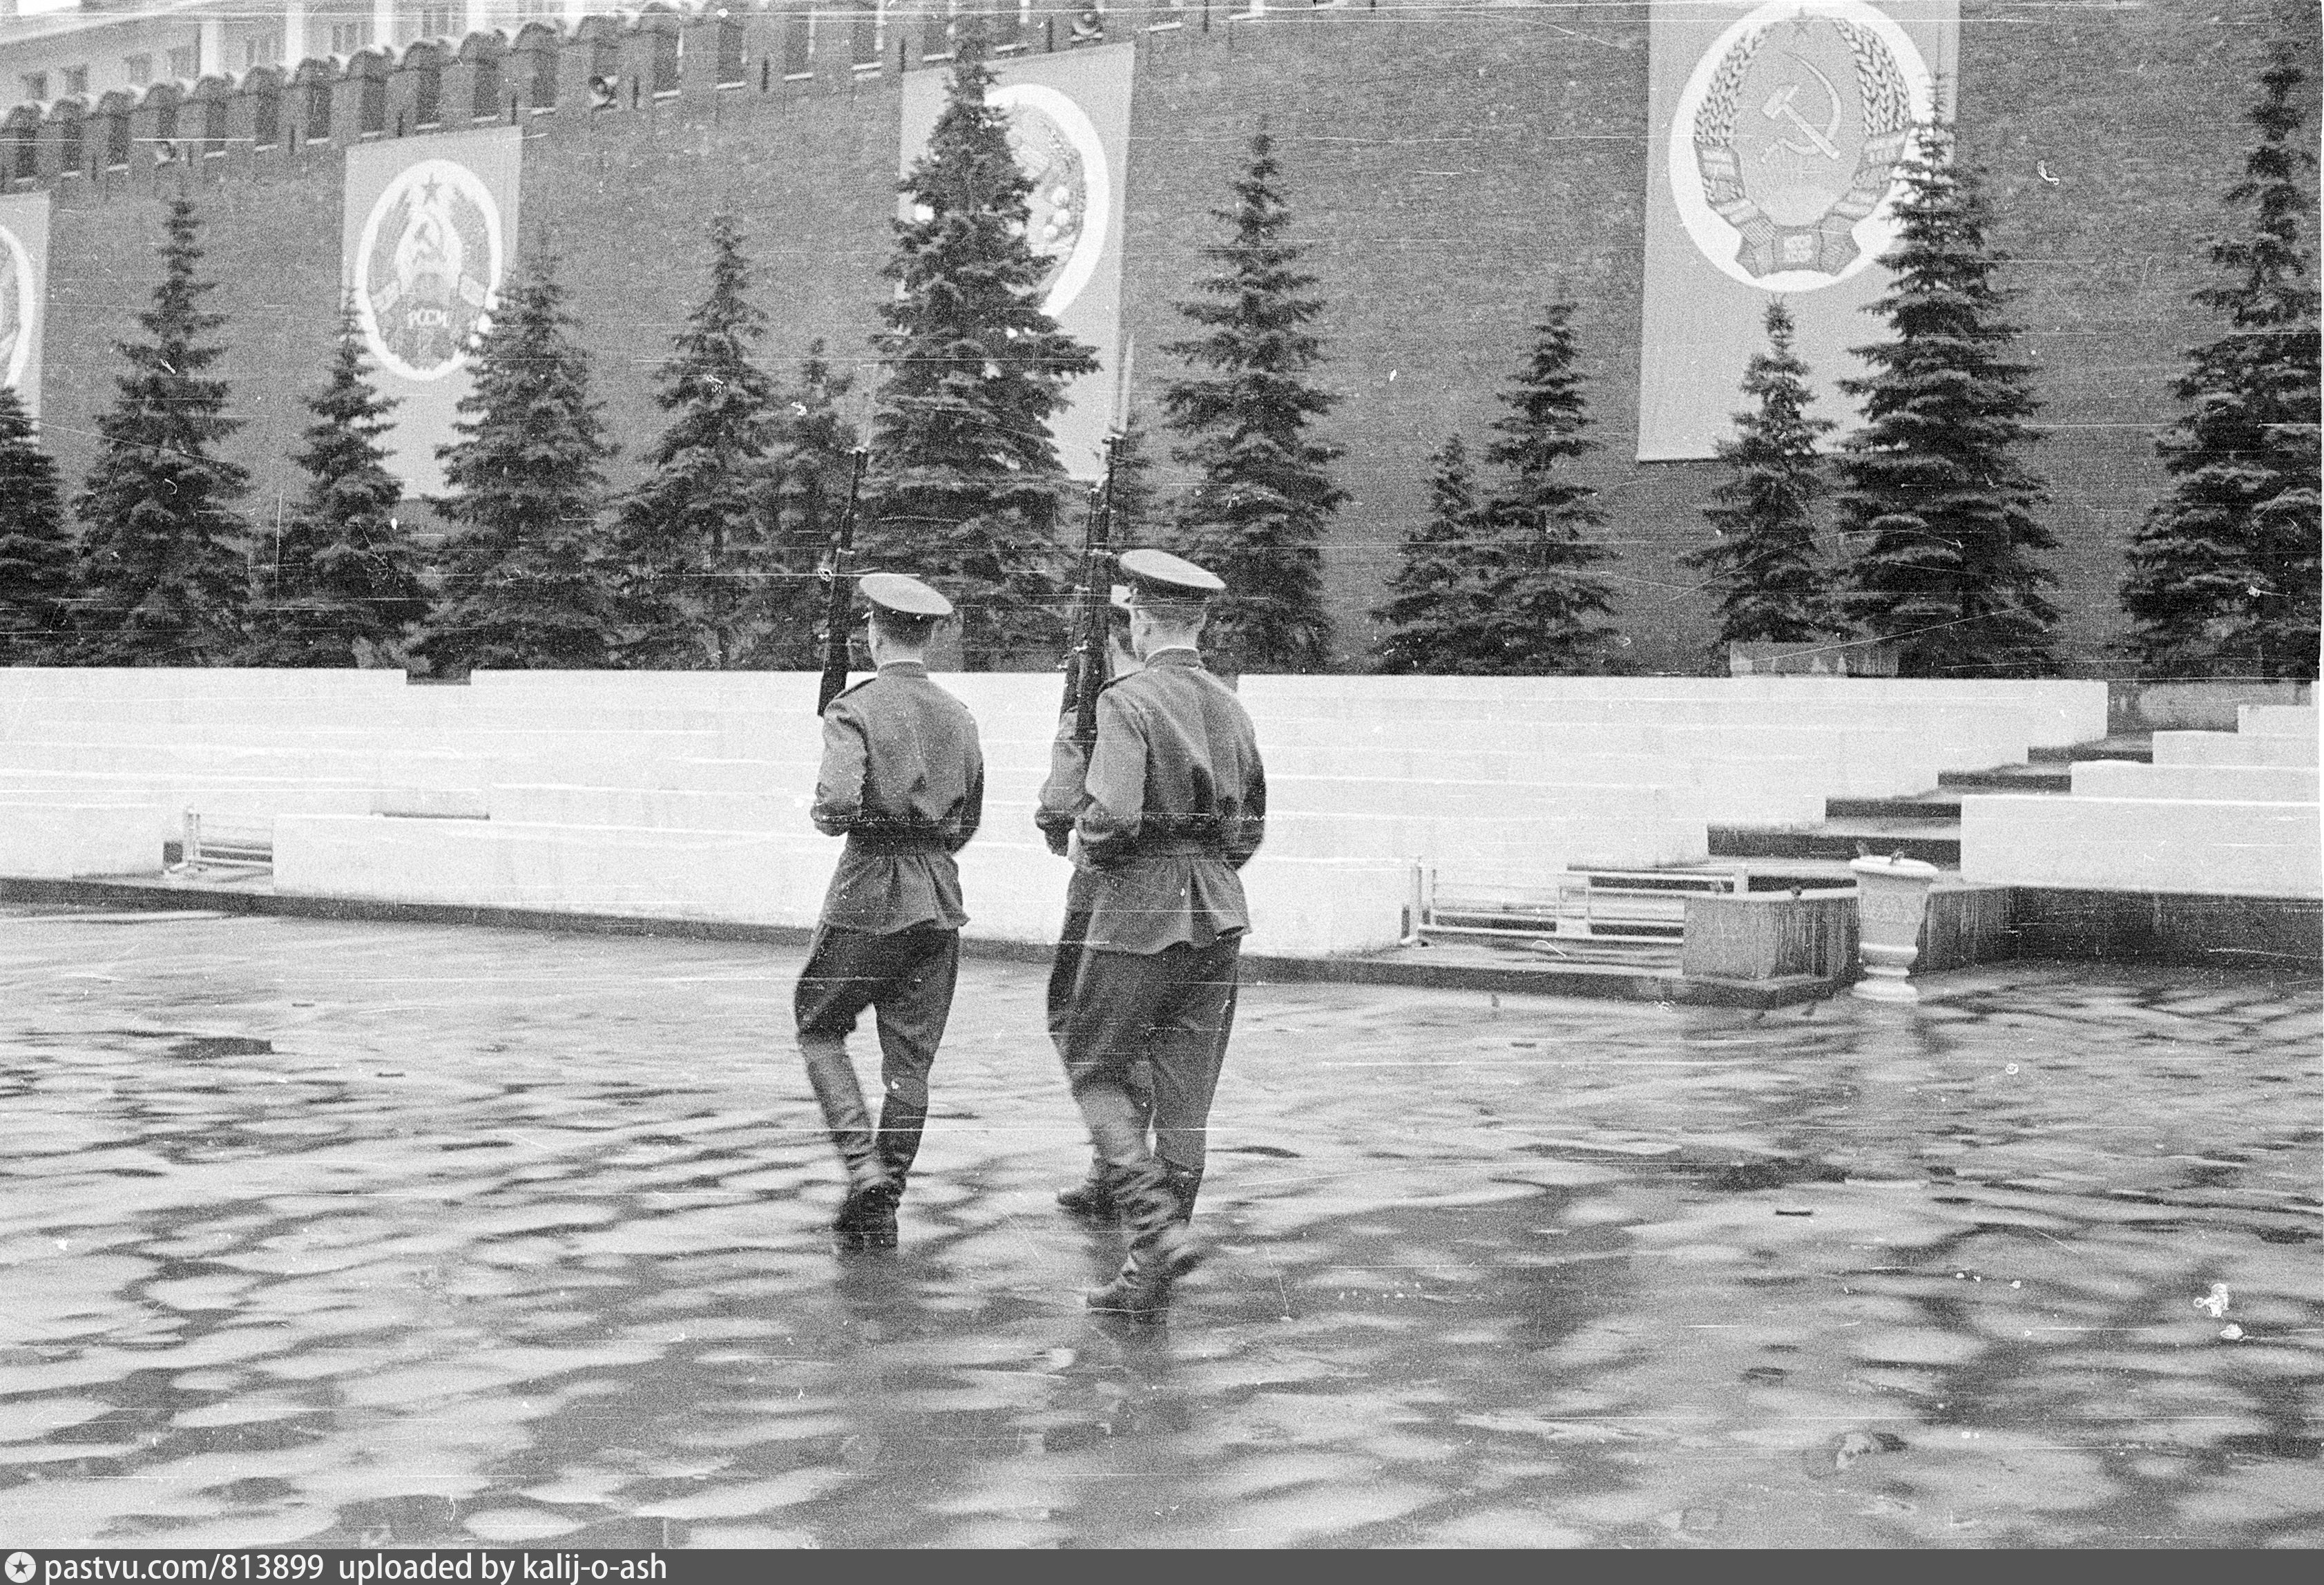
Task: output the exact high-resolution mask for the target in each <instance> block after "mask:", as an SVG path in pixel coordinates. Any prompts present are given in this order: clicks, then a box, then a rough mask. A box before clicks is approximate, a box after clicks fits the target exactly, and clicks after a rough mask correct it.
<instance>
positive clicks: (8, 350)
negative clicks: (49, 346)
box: [0, 192, 49, 418]
mask: <svg viewBox="0 0 2324 1585" xmlns="http://www.w3.org/2000/svg"><path fill="white" fill-rule="evenodd" d="M48 303H49V195H48V194H47V193H45V192H35V193H10V194H8V195H7V196H5V197H0V384H6V385H10V386H13V387H14V389H15V392H16V395H17V397H18V399H19V400H21V401H23V404H24V410H25V411H26V412H28V413H31V414H32V416H33V417H35V418H38V417H39V416H40V411H41V331H42V325H43V323H44V322H45V321H46V320H47V318H48Z"/></svg>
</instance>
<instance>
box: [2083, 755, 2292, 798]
mask: <svg viewBox="0 0 2324 1585" xmlns="http://www.w3.org/2000/svg"><path fill="white" fill-rule="evenodd" d="M2316 781H2317V776H2316V771H2315V770H2314V769H2299V768H2297V767H2292V766H2282V765H2143V764H2140V763H2139V762H2138V761H2136V760H2082V761H2080V763H2078V764H2077V765H2075V766H2074V767H2073V783H2074V794H2075V796H2076V797H2091V798H2202V799H2214V800H2225V801H2227V802H2230V803H2247V804H2312V803H2314V802H2316V797H2317V789H2316Z"/></svg>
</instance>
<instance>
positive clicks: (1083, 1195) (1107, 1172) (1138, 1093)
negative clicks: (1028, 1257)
mask: <svg viewBox="0 0 2324 1585" xmlns="http://www.w3.org/2000/svg"><path fill="white" fill-rule="evenodd" d="M1122 1092H1123V1093H1125V1094H1126V1095H1128V1096H1129V1097H1130V1107H1131V1109H1132V1115H1133V1117H1134V1119H1135V1121H1136V1126H1137V1130H1138V1137H1139V1138H1141V1139H1143V1138H1146V1135H1147V1130H1148V1129H1149V1128H1151V1127H1152V1126H1153V1121H1154V1090H1153V1083H1152V1081H1151V1080H1150V1079H1148V1080H1146V1081H1144V1082H1143V1083H1139V1082H1136V1081H1133V1082H1132V1083H1127V1084H1124V1085H1123V1086H1122ZM1057 1208H1058V1209H1059V1210H1061V1211H1063V1212H1065V1214H1066V1215H1068V1216H1070V1217H1072V1218H1074V1220H1075V1221H1079V1222H1081V1223H1083V1224H1084V1226H1088V1227H1116V1226H1119V1225H1120V1221H1121V1207H1120V1206H1119V1205H1117V1204H1115V1203H1114V1199H1113V1169H1112V1168H1111V1167H1110V1166H1106V1164H1105V1153H1104V1152H1103V1151H1102V1150H1098V1149H1093V1150H1092V1151H1091V1152H1090V1166H1089V1175H1088V1176H1087V1177H1085V1178H1084V1179H1083V1180H1082V1181H1081V1182H1080V1183H1078V1184H1074V1186H1073V1187H1072V1188H1070V1189H1060V1190H1058V1191H1057Z"/></svg>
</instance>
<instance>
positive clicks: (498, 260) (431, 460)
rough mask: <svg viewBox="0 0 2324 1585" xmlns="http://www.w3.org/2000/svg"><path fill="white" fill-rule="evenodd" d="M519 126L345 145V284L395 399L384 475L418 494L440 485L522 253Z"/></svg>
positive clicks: (382, 380) (375, 372)
mask: <svg viewBox="0 0 2324 1585" xmlns="http://www.w3.org/2000/svg"><path fill="white" fill-rule="evenodd" d="M522 135H523V134H521V133H520V132H519V131H518V130H517V129H516V128H515V127H512V126H501V127H493V128H491V129H489V130H487V131H484V132H464V133H452V134H431V135H429V136H426V137H415V138H397V139H394V140H392V141H390V142H381V143H358V144H356V145H355V147H353V148H351V149H349V150H348V151H347V176H346V210H345V213H344V216H343V217H342V220H341V225H340V239H341V240H340V261H341V263H340V283H341V286H342V288H343V289H344V290H346V292H347V294H348V296H349V298H350V299H351V300H352V301H353V303H354V305H355V318H356V322H357V324H358V325H359V326H360V327H362V331H363V337H364V348H365V350H366V351H368V352H369V353H370V355H371V360H372V379H373V382H374V384H375V385H376V386H377V388H378V390H379V392H380V394H381V395H383V396H388V397H392V398H393V399H394V400H395V402H396V408H395V410H394V412H393V413H392V414H391V415H390V424H391V426H392V427H391V428H390V429H389V430H388V432H387V434H386V435H385V436H383V438H382V440H383V445H385V446H386V447H387V450H388V462H387V465H388V468H389V471H390V472H392V473H393V474H394V475H395V476H396V477H397V478H399V479H401V480H402V481H403V487H404V491H405V493H407V494H411V495H428V494H434V493H438V492H440V491H441V490H442V489H443V488H444V470H443V466H442V465H441V464H439V463H438V461H437V459H436V448H437V447H439V446H442V445H444V444H445V443H446V442H447V441H449V440H450V439H451V438H452V424H453V420H454V419H456V418H457V417H458V411H457V409H458V405H459V401H460V399H461V398H462V397H464V396H466V394H467V393H468V388H469V384H470V376H469V373H468V364H469V361H470V358H471V357H472V355H473V351H474V344H475V338H476V336H478V335H479V334H481V333H482V331H483V330H484V327H486V325H487V324H488V323H489V322H490V321H489V318H488V317H487V316H488V315H489V314H490V312H491V310H492V306H493V293H495V292H496V291H498V290H500V287H501V284H502V282H503V281H505V280H506V279H507V277H508V272H509V270H510V268H511V267H512V264H513V263H514V262H515V258H516V221H517V173H518V169H519V165H520V161H521V148H522Z"/></svg>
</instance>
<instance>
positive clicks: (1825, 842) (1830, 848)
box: [1711, 816, 1960, 868]
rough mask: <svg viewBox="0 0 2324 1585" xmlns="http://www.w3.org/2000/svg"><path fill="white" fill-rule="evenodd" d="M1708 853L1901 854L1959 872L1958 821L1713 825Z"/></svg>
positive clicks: (1794, 856)
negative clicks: (1794, 827) (1790, 827)
mask: <svg viewBox="0 0 2324 1585" xmlns="http://www.w3.org/2000/svg"><path fill="white" fill-rule="evenodd" d="M1865 853H1878V854H1881V855H1883V856H1886V855H1890V854H1902V855H1903V856H1904V857H1905V858H1908V859H1919V860H1921V861H1922V862H1924V863H1930V864H1939V865H1943V866H1946V867H1948V868H1958V867H1959V866H1960V819H1959V817H1958V816H1955V817H1953V818H1950V819H1946V818H1937V819H1927V820H1894V819H1886V820H1884V819H1869V818H1867V819H1853V820H1827V821H1825V822H1824V823H1823V824H1822V825H1817V826H1812V827H1810V828H1809V829H1807V830H1804V831H1782V830H1771V829H1767V828H1765V827H1759V826H1745V825H1714V826H1712V827H1711V854H1712V856H1713V857H1715V858H1726V859H1757V858H1768V859H1853V858H1857V857H1859V856H1861V855H1863V854H1865Z"/></svg>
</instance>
